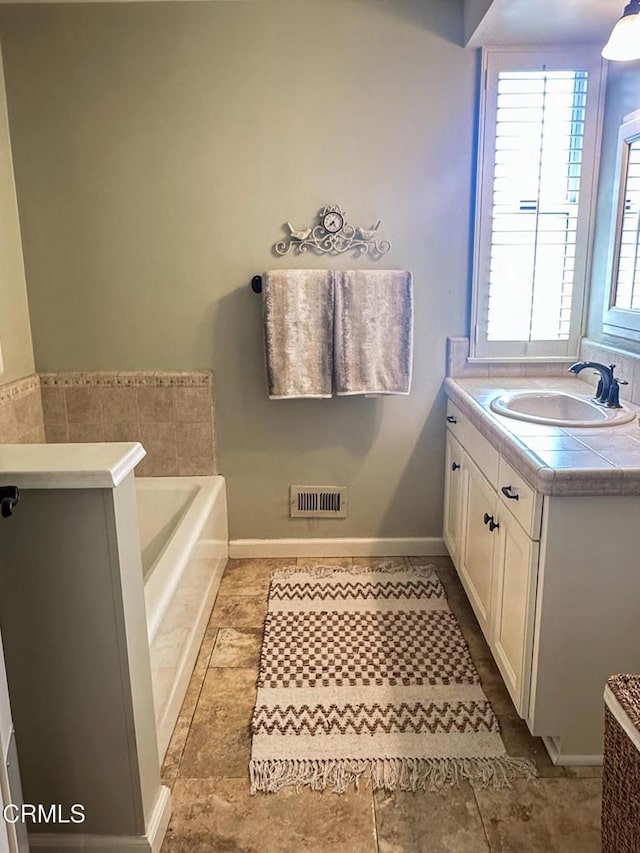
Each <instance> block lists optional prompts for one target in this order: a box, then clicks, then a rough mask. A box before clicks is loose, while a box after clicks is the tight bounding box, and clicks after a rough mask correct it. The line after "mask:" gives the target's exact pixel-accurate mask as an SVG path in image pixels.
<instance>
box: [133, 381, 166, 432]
mask: <svg viewBox="0 0 640 853" xmlns="http://www.w3.org/2000/svg"><path fill="white" fill-rule="evenodd" d="M172 391H173V389H171V388H138V409H139V412H140V423H141V424H161V423H173V421H174V420H175V410H174V407H173V393H172Z"/></svg>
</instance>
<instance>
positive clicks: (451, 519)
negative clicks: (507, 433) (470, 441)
mask: <svg viewBox="0 0 640 853" xmlns="http://www.w3.org/2000/svg"><path fill="white" fill-rule="evenodd" d="M463 458H464V451H463V450H462V445H460V444H459V442H458V441H456V439H455V438H454V437H453V435H452V434H451V433H450V432H449V431H447V443H446V451H445V465H446V472H447V473H446V477H445V482H444V528H443V538H444V541H445V545H446V546H447V548H448V549H449V553H450V554H451V559H452V560H453V561H454V563H455V562H457V561H458V556H459V550H460V537H461V533H462V530H461V525H462V485H463V480H462V478H463V472H462V462H463Z"/></svg>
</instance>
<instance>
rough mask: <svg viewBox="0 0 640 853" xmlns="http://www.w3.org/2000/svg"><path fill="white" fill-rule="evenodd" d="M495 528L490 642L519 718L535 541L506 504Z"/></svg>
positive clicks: (525, 698)
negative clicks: (506, 507)
mask: <svg viewBox="0 0 640 853" xmlns="http://www.w3.org/2000/svg"><path fill="white" fill-rule="evenodd" d="M499 512H500V516H499V518H498V519H496V520H497V521H498V524H499V527H498V528H497V529H496V530H495V531H494V532H495V552H494V598H493V602H492V606H491V620H490V622H491V625H490V634H489V645H490V646H491V650H492V652H493V656H494V658H495V659H496V663H497V664H498V667H499V669H500V672H501V674H502V677H503V678H504V681H505V684H506V686H507V689H508V691H509V693H510V695H511V698H512V700H513V704H514V705H515V706H516V710H517V711H518V713H519V714H520V715H521V716H525V712H526V710H527V706H528V702H529V686H530V681H531V660H532V654H533V651H532V649H533V619H534V610H535V597H536V581H537V571H538V543H537V542H534V541H532V540H531V539H530V538H529V536H527V534H526V533H525V531H524V530H523V529H522V527H521V526H520V525H519V524H518V522H517V521H516V519H515V517H514V516H513V515H512V514H511V513H510V512H509V511H508V510H507V509H505V508H500V510H499Z"/></svg>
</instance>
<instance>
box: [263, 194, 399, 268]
mask: <svg viewBox="0 0 640 853" xmlns="http://www.w3.org/2000/svg"><path fill="white" fill-rule="evenodd" d="M287 227H288V229H289V237H288V238H287V239H285V240H280V241H279V242H277V243H276V244H275V245H274V247H273V250H274V252H275V253H276V254H277V255H286V254H287V252H289V251H290V250H291V249H292V248H293V249H295V250H296V251H297V252H298V253H302V252H307V251H309V249H313V250H314V251H315V252H319V253H320V254H321V255H341V254H343V253H344V252H351V251H353V252H354V253H355V255H356V257H359V256H360V255H364V254H365V253H366V252H368V253H369V254H370V255H372V257H374V258H380V257H382V255H386V253H387V252H388V251H389V249H390V248H391V243H390V242H389V241H388V240H380V241H379V242H378V240H377V239H376V237H377V233H378V228H379V227H380V220H378V222H376V224H375V225H374V226H373V227H372V228H360V227H359V226H353V225H351V224H350V223H349V222H347V220H346V215H345V212H344V210H342V209H341V208H340V207H338V205H337V204H327V205H326V206H325V207H323V208H322V210H321V211H320V212H319V213H318V221H317V223H316V224H315V225H312V226H311V227H310V228H303V229H298V228H294V227H293V225H292V224H291V223H290V222H287Z"/></svg>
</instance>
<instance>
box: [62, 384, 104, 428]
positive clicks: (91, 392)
mask: <svg viewBox="0 0 640 853" xmlns="http://www.w3.org/2000/svg"><path fill="white" fill-rule="evenodd" d="M64 398H65V403H66V406H67V420H68V421H69V424H102V404H101V401H100V389H99V388H93V387H92V388H65V389H64Z"/></svg>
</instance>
